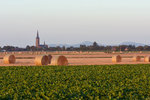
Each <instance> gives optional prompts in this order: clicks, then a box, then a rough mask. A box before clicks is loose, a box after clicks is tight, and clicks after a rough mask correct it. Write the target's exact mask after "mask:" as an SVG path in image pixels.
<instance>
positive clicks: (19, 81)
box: [0, 64, 150, 100]
mask: <svg viewBox="0 0 150 100" xmlns="http://www.w3.org/2000/svg"><path fill="white" fill-rule="evenodd" d="M3 99H8V100H23V99H24V100H27V99H28V100H39V99H45V100H49V99H50V100H57V99H59V100H64V99H74V100H77V99H81V100H82V99H83V100H84V99H85V100H89V99H91V100H92V99H96V100H98V99H102V100H107V99H138V100H139V99H140V100H141V99H147V100H149V99H150V65H144V64H143V65H142V64H140V65H100V66H41V67H37V66H33V67H24V66H20V67H0V100H3Z"/></svg>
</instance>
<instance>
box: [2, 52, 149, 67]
mask: <svg viewBox="0 0 150 100" xmlns="http://www.w3.org/2000/svg"><path fill="white" fill-rule="evenodd" d="M9 54H11V52H9ZM13 54H14V55H15V57H16V63H15V64H4V63H3V57H4V55H5V54H4V53H1V54H0V66H33V65H35V63H34V59H35V57H36V56H37V55H40V54H47V55H48V54H51V55H52V56H54V55H64V56H65V57H67V59H68V62H69V65H112V64H148V63H149V64H150V62H144V57H145V56H149V55H150V53H149V52H146V53H122V54H119V53H118V54H116V53H114V54H113V53H109V54H108V53H104V52H95V53H94V52H93V53H80V54H74V52H73V53H71V52H69V53H68V54H66V53H64V54H63V52H58V53H56V52H55V53H54V52H46V53H45V52H40V54H39V53H25V52H22V53H21V52H20V53H19V54H18V53H14V52H13ZM113 55H120V56H121V57H122V62H118V63H113V62H112V56H113ZM135 55H137V56H141V61H140V62H133V61H132V57H133V56H135Z"/></svg>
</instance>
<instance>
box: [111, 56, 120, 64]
mask: <svg viewBox="0 0 150 100" xmlns="http://www.w3.org/2000/svg"><path fill="white" fill-rule="evenodd" d="M121 60H122V58H121V56H120V55H114V56H112V62H113V63H117V62H121Z"/></svg>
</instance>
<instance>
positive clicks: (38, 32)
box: [36, 30, 39, 39]
mask: <svg viewBox="0 0 150 100" xmlns="http://www.w3.org/2000/svg"><path fill="white" fill-rule="evenodd" d="M36 38H38V39H39V31H38V30H37V37H36Z"/></svg>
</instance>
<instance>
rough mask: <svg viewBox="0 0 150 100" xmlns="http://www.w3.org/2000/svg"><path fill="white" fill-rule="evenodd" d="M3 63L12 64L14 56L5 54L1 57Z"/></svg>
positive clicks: (14, 59) (14, 60)
mask: <svg viewBox="0 0 150 100" xmlns="http://www.w3.org/2000/svg"><path fill="white" fill-rule="evenodd" d="M3 61H4V63H5V64H14V63H15V62H16V58H15V56H14V55H6V56H4V58H3Z"/></svg>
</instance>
